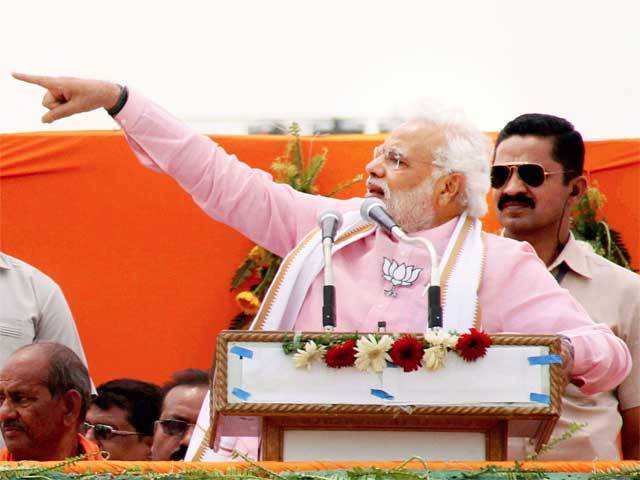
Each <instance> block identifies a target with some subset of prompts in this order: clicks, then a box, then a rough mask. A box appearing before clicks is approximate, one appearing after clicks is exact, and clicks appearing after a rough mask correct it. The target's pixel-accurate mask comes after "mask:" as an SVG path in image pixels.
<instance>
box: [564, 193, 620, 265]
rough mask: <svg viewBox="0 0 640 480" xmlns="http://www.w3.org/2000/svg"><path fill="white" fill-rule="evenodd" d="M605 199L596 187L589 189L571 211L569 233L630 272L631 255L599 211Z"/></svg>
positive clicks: (617, 233) (618, 234) (618, 233)
mask: <svg viewBox="0 0 640 480" xmlns="http://www.w3.org/2000/svg"><path fill="white" fill-rule="evenodd" d="M606 201H607V199H606V197H605V196H604V195H603V194H602V192H600V190H599V189H598V187H597V186H593V187H589V188H588V189H587V192H586V193H585V195H583V196H582V198H581V199H580V201H579V202H578V204H577V205H576V207H575V208H574V210H573V219H572V225H571V231H572V232H573V234H574V235H575V237H576V238H577V239H578V240H583V241H585V242H587V243H589V244H590V245H591V246H592V247H593V250H594V251H595V252H596V253H597V254H598V255H601V256H603V257H604V258H606V259H607V260H610V261H612V262H613V263H616V264H618V265H620V266H622V267H624V268H628V269H629V270H631V255H630V254H629V251H628V250H627V248H626V247H625V245H624V243H623V242H622V236H621V235H620V232H617V231H616V230H613V229H612V228H611V227H610V226H609V224H608V223H607V220H606V219H605V218H600V217H601V215H600V210H601V208H602V206H603V205H604V204H605V203H606Z"/></svg>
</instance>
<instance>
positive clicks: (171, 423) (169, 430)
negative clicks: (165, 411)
mask: <svg viewBox="0 0 640 480" xmlns="http://www.w3.org/2000/svg"><path fill="white" fill-rule="evenodd" d="M156 425H160V427H161V428H162V431H163V432H164V434H165V435H170V436H172V437H175V436H178V435H179V436H182V435H184V433H185V432H186V431H187V430H188V429H189V427H193V426H195V423H189V422H185V421H183V420H175V419H173V418H167V419H165V420H156Z"/></svg>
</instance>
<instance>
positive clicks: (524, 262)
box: [18, 76, 630, 394]
mask: <svg viewBox="0 0 640 480" xmlns="http://www.w3.org/2000/svg"><path fill="white" fill-rule="evenodd" d="M18 78H19V79H22V80H25V81H30V82H32V83H37V84H39V85H42V86H44V87H45V88H47V89H48V93H47V96H46V97H45V101H44V102H43V103H44V104H45V106H47V107H48V108H49V109H50V110H51V111H50V112H49V113H48V114H47V116H45V120H50V121H53V120H55V119H57V118H61V117H63V116H68V115H71V114H73V113H78V112H81V111H87V110H90V109H94V108H99V107H105V108H112V107H114V106H117V107H118V108H119V111H118V112H117V113H116V112H113V111H112V113H114V114H115V116H114V118H115V119H116V121H117V122H118V123H119V124H120V126H121V127H122V129H123V131H124V133H125V135H126V138H127V141H128V142H129V145H130V146H131V148H132V149H133V151H134V152H135V154H136V156H137V157H138V159H139V160H140V162H141V163H142V164H143V165H145V166H147V167H149V168H152V169H154V170H157V171H160V172H163V173H166V174H168V175H170V176H172V177H173V178H174V179H175V180H176V181H177V182H178V183H179V184H180V185H181V186H182V188H184V189H185V190H186V191H187V192H188V193H189V194H190V195H191V196H192V197H193V199H194V201H195V202H196V203H197V204H198V205H199V206H200V207H201V208H202V209H203V210H204V211H205V212H206V213H207V214H208V215H209V216H211V217H212V218H213V219H215V220H218V221H221V222H224V223H225V224H227V225H229V226H230V227H232V228H234V229H236V230H238V231H240V232H242V233H243V234H244V235H246V236H247V237H249V238H250V239H251V240H253V241H254V242H256V243H257V244H259V245H261V246H263V247H264V248H266V249H268V250H270V251H272V252H274V253H276V254H278V255H281V256H284V255H286V254H287V253H288V252H290V251H291V250H292V249H293V248H294V247H295V246H296V245H297V244H298V243H299V242H300V241H301V240H302V239H303V237H304V236H305V235H307V234H308V233H309V231H310V230H312V229H313V228H314V227H315V226H316V218H317V215H318V213H320V212H323V211H325V210H328V209H337V210H340V211H342V212H346V211H350V210H357V209H358V208H359V206H360V204H361V202H362V199H361V198H353V199H349V200H337V199H331V198H326V197H321V196H313V195H307V194H303V193H300V192H297V191H295V190H293V189H292V188H291V187H289V186H288V185H284V184H278V183H274V182H273V180H272V178H271V176H270V175H269V174H267V173H265V172H264V171H261V170H257V169H252V168H250V167H249V166H247V165H246V164H244V163H241V162H240V161H238V160H237V159H236V158H235V157H234V156H233V155H228V154H227V153H226V152H225V151H224V150H223V149H222V148H221V147H220V146H219V145H217V144H216V143H215V142H213V141H212V140H211V139H209V138H207V137H205V136H201V135H198V134H196V133H195V132H193V131H192V130H191V129H189V128H188V127H187V126H185V125H184V124H182V123H181V122H179V121H178V120H176V119H175V118H173V117H172V116H171V115H170V114H168V113H167V112H165V111H164V110H162V109H161V108H160V107H158V106H157V105H155V104H154V103H152V102H151V101H149V100H147V99H146V98H144V97H143V96H142V95H141V94H139V93H138V92H136V91H132V90H131V91H129V92H128V97H124V100H126V101H124V102H123V101H122V100H123V95H122V93H123V90H122V89H120V88H116V86H114V85H113V84H108V83H106V82H99V81H91V80H79V79H68V78H51V77H34V76H18ZM118 102H120V103H124V105H117V104H118ZM403 128H404V129H403ZM421 135H424V136H425V137H429V138H428V141H429V142H431V143H429V144H428V145H434V146H433V151H432V152H431V151H430V152H426V153H425V152H422V153H417V152H420V150H419V149H420V148H422V147H424V145H422V144H419V143H420V142H422V139H421V138H420V136H421ZM447 141H448V140H447V138H446V135H444V134H443V133H442V132H440V131H438V130H437V129H434V128H433V126H432V125H431V124H430V123H424V122H423V123H422V124H414V125H408V126H406V127H402V128H400V129H398V130H397V131H394V133H392V135H391V136H390V138H389V139H388V140H387V142H385V146H384V148H383V152H382V154H381V155H376V156H375V158H374V160H373V161H372V162H371V163H370V164H369V165H368V166H367V172H368V173H369V177H370V179H371V180H370V188H369V193H370V194H376V195H378V196H381V197H383V198H385V200H387V194H388V193H389V192H388V191H387V190H386V189H387V188H388V189H389V190H391V191H393V188H395V187H394V185H401V184H402V183H401V182H399V181H398V178H400V177H399V175H403V174H402V171H403V169H408V170H407V171H408V172H412V170H411V169H412V168H413V169H415V171H416V172H420V173H419V175H418V174H416V175H414V174H412V173H410V174H409V175H405V177H404V179H403V180H402V182H404V186H403V188H405V189H406V190H408V191H409V190H411V191H417V190H416V189H417V188H418V187H419V186H420V185H421V183H420V182H422V180H423V179H422V178H419V177H421V176H422V177H425V178H426V177H429V176H431V175H432V172H433V171H434V169H435V168H436V167H438V165H436V161H435V160H433V159H432V158H431V157H432V156H433V158H434V159H435V157H436V153H437V151H439V150H438V149H440V148H441V147H442V146H443V145H445V146H446V142H447ZM423 143H424V142H423ZM403 148H406V152H409V154H407V155H405V156H404V157H403V156H402V155H401V154H402V152H403ZM423 150H424V148H423ZM398 152H400V153H398ZM406 152H405V153H406ZM396 154H397V155H399V156H398V157H397V158H396V157H395V156H394V155H396ZM432 154H433V155H432ZM420 155H425V158H426V160H423V161H422V160H421V163H420V164H418V165H411V162H412V161H413V157H417V156H420ZM482 161H483V162H484V161H486V162H487V164H486V166H483V167H482V169H483V171H485V170H488V158H483V159H482ZM394 162H395V163H394ZM405 162H406V163H407V165H405ZM392 163H394V166H391V164H392ZM432 164H433V165H432ZM438 168H440V167H438ZM394 169H395V170H394ZM442 172H443V173H442V175H441V176H440V179H439V181H438V183H437V184H435V187H434V185H430V187H432V188H431V189H429V190H428V192H429V196H430V197H429V198H435V199H436V200H434V201H433V202H432V203H434V205H435V207H437V208H435V210H434V209H433V208H432V209H431V211H432V213H433V218H431V219H430V220H429V222H428V223H426V224H425V223H423V224H422V227H424V226H425V225H426V226H427V227H428V228H413V229H411V234H412V235H413V236H421V237H424V238H426V239H429V240H431V241H432V242H433V244H434V246H435V249H436V251H437V252H438V254H439V256H441V255H442V254H443V251H444V249H445V247H446V245H447V242H448V240H449V238H450V237H451V235H452V232H453V229H454V227H455V224H456V220H457V217H456V213H451V212H458V214H459V211H456V210H455V209H454V206H455V205H458V206H461V205H462V206H464V205H466V202H467V200H469V199H465V198H464V191H468V190H464V191H463V190H462V189H461V188H462V187H461V185H463V186H464V185H465V183H464V182H466V183H467V184H472V183H473V182H474V179H473V178H470V177H468V176H467V177H466V178H465V177H464V175H459V174H458V173H457V172H456V170H455V167H453V168H451V167H450V166H449V167H447V168H446V169H442ZM412 176H415V177H416V178H417V180H415V181H414V180H412V179H411V177H412ZM394 181H395V184H394V183H393V182H394ZM386 182H388V183H386ZM487 184H488V178H487ZM376 186H378V187H380V186H384V187H385V188H384V189H383V188H376ZM487 187H488V185H487ZM433 188H436V189H437V192H436V193H437V195H438V196H437V197H432V196H431V195H432V192H433ZM398 190H399V188H398ZM383 191H384V192H383ZM425 191H427V190H425ZM485 192H486V190H485ZM451 199H453V200H451ZM425 202H427V203H428V202H429V199H427V200H425ZM418 206H419V205H417V206H416V208H417V207H418ZM485 209H486V207H485ZM390 210H392V213H393V209H390ZM405 210H407V208H406V205H405ZM443 212H444V213H443ZM477 216H479V215H477ZM396 220H398V218H396ZM414 220H415V219H414ZM418 220H419V219H418ZM399 223H400V224H401V226H403V227H407V225H402V223H401V222H400V221H399ZM416 225H421V224H420V223H416ZM406 229H407V230H409V229H408V228H406ZM485 248H486V262H485V265H484V270H483V274H482V278H481V286H480V289H479V292H478V297H479V303H480V308H481V311H482V315H481V328H482V329H484V330H485V331H486V332H488V333H527V334H552V333H553V334H562V335H564V336H565V337H567V338H568V339H569V340H570V342H571V344H572V346H573V350H574V357H573V365H572V368H570V370H571V371H570V372H568V373H569V375H570V378H571V381H572V382H573V383H575V384H576V385H578V386H579V387H580V388H581V390H582V391H583V392H584V393H585V394H590V393H595V392H599V391H603V390H608V389H611V388H614V387H615V386H616V385H618V384H619V383H620V382H621V381H622V380H623V379H624V378H625V376H626V375H627V373H628V371H629V369H630V356H629V352H628V350H627V348H626V346H625V345H624V343H623V342H621V341H620V340H619V339H618V338H617V337H616V336H615V335H613V334H612V332H611V331H610V329H609V328H608V327H607V326H605V325H596V324H594V323H593V322H592V321H591V320H590V319H589V317H588V316H587V314H586V313H585V311H584V310H583V309H582V307H581V306H580V305H579V304H578V303H577V302H576V301H575V300H574V299H573V298H572V297H571V296H570V295H569V294H568V293H567V291H566V290H563V289H562V288H560V287H559V286H558V285H557V283H556V282H555V280H554V278H553V277H552V276H551V275H550V274H549V273H548V272H547V270H546V268H545V266H544V264H543V263H542V262H541V261H540V260H539V259H538V257H537V256H536V254H535V252H534V250H533V249H532V248H531V247H530V246H529V245H528V244H526V243H521V242H516V241H513V240H510V239H506V238H500V237H497V236H494V235H486V237H485ZM385 257H386V258H389V259H393V260H396V261H397V262H398V263H405V264H406V265H414V266H416V267H419V268H422V269H423V270H422V272H421V274H420V275H421V276H420V277H419V278H418V281H416V282H415V283H413V284H412V285H411V286H407V287H401V288H399V289H398V291H397V296H390V295H386V294H385V292H384V290H385V289H387V288H389V283H388V282H387V281H386V280H384V278H383V276H382V263H383V259H384V258H385ZM333 262H334V276H335V285H336V291H337V294H338V295H337V299H338V305H337V310H338V318H337V328H336V330H338V331H355V330H358V331H374V330H376V327H377V325H378V322H379V321H385V322H386V325H387V329H388V330H390V331H398V332H423V331H424V330H425V329H426V326H427V325H426V305H425V299H424V297H423V296H422V290H423V287H424V285H425V284H426V283H428V281H429V264H430V260H429V257H428V255H427V254H426V252H425V251H424V250H422V249H420V248H416V247H415V246H411V245H406V244H403V243H398V242H397V241H395V240H394V239H392V238H390V237H389V236H388V235H387V234H386V233H384V232H383V231H381V230H379V229H378V230H377V231H375V232H374V233H373V234H371V235H368V236H366V237H364V238H362V239H361V240H358V241H356V242H354V243H352V244H350V245H348V246H346V247H344V248H342V249H341V250H340V251H338V252H337V253H336V254H335V255H334V259H333ZM321 306H322V278H321V275H320V276H318V278H316V279H315V281H314V282H313V283H312V284H311V287H310V288H309V290H308V292H307V295H306V298H305V300H304V302H303V305H302V309H301V311H300V314H299V316H298V319H297V321H296V322H295V329H296V330H305V331H319V330H321V329H322V320H321ZM444 326H445V328H446V323H445V325H444Z"/></svg>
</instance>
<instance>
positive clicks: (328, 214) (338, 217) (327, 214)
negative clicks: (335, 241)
mask: <svg viewBox="0 0 640 480" xmlns="http://www.w3.org/2000/svg"><path fill="white" fill-rule="evenodd" d="M328 218H333V219H335V221H336V222H337V227H336V230H338V229H339V228H340V227H341V226H342V214H341V213H340V212H339V211H337V210H325V211H324V212H321V213H320V214H319V215H318V226H319V227H320V228H322V222H324V221H325V220H326V219H328Z"/></svg>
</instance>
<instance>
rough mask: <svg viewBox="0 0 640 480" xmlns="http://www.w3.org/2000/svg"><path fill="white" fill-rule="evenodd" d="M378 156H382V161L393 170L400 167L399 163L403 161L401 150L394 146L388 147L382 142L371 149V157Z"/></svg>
mask: <svg viewBox="0 0 640 480" xmlns="http://www.w3.org/2000/svg"><path fill="white" fill-rule="evenodd" d="M378 157H384V161H385V162H386V163H387V164H388V165H390V166H391V168H393V169H394V170H398V169H399V168H400V164H402V163H404V162H405V157H404V155H403V154H402V152H400V151H398V150H397V149H395V148H389V147H387V146H385V145H384V144H383V145H378V146H377V147H375V148H374V149H373V158H378Z"/></svg>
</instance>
